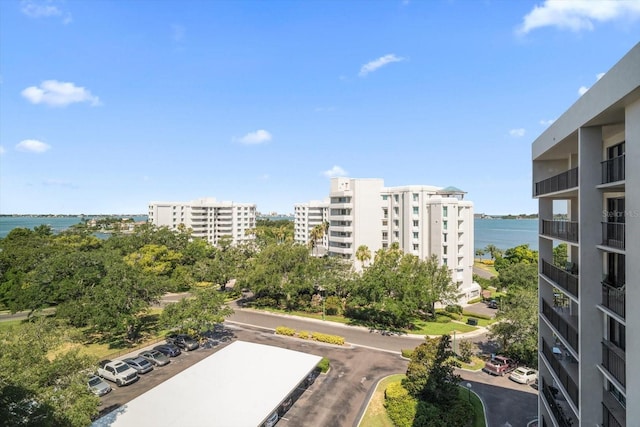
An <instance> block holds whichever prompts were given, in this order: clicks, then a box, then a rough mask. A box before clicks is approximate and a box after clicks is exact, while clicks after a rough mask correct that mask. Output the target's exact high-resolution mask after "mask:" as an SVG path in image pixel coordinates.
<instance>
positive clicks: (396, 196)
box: [393, 194, 400, 203]
mask: <svg viewBox="0 0 640 427" xmlns="http://www.w3.org/2000/svg"><path fill="white" fill-rule="evenodd" d="M393 200H394V201H395V202H396V203H398V200H400V199H399V196H398V195H397V194H394V195H393Z"/></svg>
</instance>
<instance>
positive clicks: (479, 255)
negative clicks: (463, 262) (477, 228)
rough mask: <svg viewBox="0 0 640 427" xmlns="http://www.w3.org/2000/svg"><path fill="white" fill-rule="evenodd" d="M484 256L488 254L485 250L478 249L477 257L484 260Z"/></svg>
mask: <svg viewBox="0 0 640 427" xmlns="http://www.w3.org/2000/svg"><path fill="white" fill-rule="evenodd" d="M484 254H486V252H485V251H484V249H476V256H477V257H478V258H482V257H483V255H484Z"/></svg>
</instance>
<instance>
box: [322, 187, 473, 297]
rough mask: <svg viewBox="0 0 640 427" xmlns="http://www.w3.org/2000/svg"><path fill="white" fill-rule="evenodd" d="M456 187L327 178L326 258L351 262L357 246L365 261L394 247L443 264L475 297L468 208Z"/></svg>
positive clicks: (470, 206)
mask: <svg viewBox="0 0 640 427" xmlns="http://www.w3.org/2000/svg"><path fill="white" fill-rule="evenodd" d="M464 194H465V193H464V192H463V191H461V190H458V189H456V188H452V187H450V188H440V187H433V186H423V185H415V186H414V185H412V186H403V187H385V186H384V181H383V180H382V179H352V178H333V179H332V180H331V192H330V200H329V240H328V245H329V247H328V253H329V255H330V256H339V257H342V258H345V259H349V260H352V261H353V262H354V264H355V265H356V266H358V267H359V261H358V260H357V259H355V255H356V251H357V250H358V248H359V247H360V246H363V245H364V246H366V247H367V248H368V249H369V251H370V252H371V256H372V257H373V256H374V255H375V252H376V251H377V250H379V249H384V248H388V247H390V246H391V245H392V244H394V243H397V244H398V246H399V248H400V249H401V250H403V251H404V252H406V253H410V254H413V255H416V256H418V257H419V258H421V259H427V258H429V257H430V256H432V255H435V256H436V257H437V258H438V260H439V262H440V264H443V265H447V266H448V267H449V269H450V270H451V273H452V278H453V280H455V281H456V282H457V283H458V285H459V287H460V291H461V294H463V296H462V298H461V301H462V302H466V301H468V300H469V299H472V298H475V297H478V296H479V295H480V286H479V285H478V284H476V283H474V282H473V257H474V246H473V245H474V234H473V226H474V223H473V203H471V202H470V201H466V200H464Z"/></svg>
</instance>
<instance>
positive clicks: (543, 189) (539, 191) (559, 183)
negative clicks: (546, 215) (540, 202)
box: [534, 168, 578, 196]
mask: <svg viewBox="0 0 640 427" xmlns="http://www.w3.org/2000/svg"><path fill="white" fill-rule="evenodd" d="M577 186H578V168H573V169H569V170H568V171H566V172H562V173H560V174H558V175H556V176H552V177H551V178H547V179H543V180H542V181H540V182H536V188H535V194H534V196H541V195H543V194H549V193H555V192H557V191H564V190H568V189H570V188H574V187H577Z"/></svg>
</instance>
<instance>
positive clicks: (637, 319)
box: [625, 100, 640, 426]
mask: <svg viewBox="0 0 640 427" xmlns="http://www.w3.org/2000/svg"><path fill="white" fill-rule="evenodd" d="M625 140H626V142H625V150H626V153H625V162H626V168H625V174H626V176H625V181H626V185H625V189H626V192H625V203H626V206H625V208H626V210H627V211H626V212H625V215H626V218H625V221H626V223H625V227H626V230H625V237H626V239H625V246H626V269H627V271H626V286H625V289H626V310H625V313H626V319H625V320H626V323H627V329H626V331H627V332H626V333H627V336H626V342H627V349H626V361H627V363H626V366H627V390H626V392H627V425H628V426H630V425H632V424H633V423H634V422H638V420H640V405H638V404H637V402H640V363H639V362H640V339H639V337H640V335H639V334H640V310H638V308H637V303H638V301H640V239H638V236H640V187H639V186H640V100H638V101H636V102H635V103H633V104H632V105H629V106H628V107H627V109H626V118H625Z"/></svg>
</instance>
